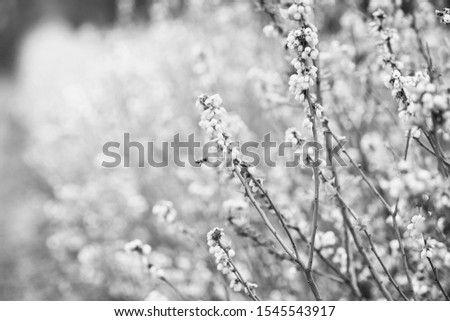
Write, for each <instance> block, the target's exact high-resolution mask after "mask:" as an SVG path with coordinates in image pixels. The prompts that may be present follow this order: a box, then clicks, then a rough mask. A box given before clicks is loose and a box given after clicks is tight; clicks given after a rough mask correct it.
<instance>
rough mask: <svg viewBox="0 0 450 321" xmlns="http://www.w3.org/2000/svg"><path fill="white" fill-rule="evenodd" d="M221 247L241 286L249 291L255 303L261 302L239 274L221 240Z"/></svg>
mask: <svg viewBox="0 0 450 321" xmlns="http://www.w3.org/2000/svg"><path fill="white" fill-rule="evenodd" d="M218 243H219V246H220V248H221V249H222V250H223V251H224V252H225V254H226V256H227V258H228V263H230V265H231V266H232V267H233V273H234V274H235V275H236V276H237V278H238V279H239V282H241V284H242V285H243V286H244V287H245V289H246V290H247V294H248V296H249V297H250V298H251V299H252V300H253V301H261V300H260V299H259V298H258V296H257V295H256V293H254V292H253V290H252V289H250V287H249V286H248V284H247V282H245V280H244V278H243V277H242V275H241V273H240V272H239V270H238V269H237V267H236V264H234V262H233V260H232V259H231V257H230V254H229V253H228V250H227V249H226V248H225V247H224V246H223V245H222V243H221V242H220V240H219V242H218Z"/></svg>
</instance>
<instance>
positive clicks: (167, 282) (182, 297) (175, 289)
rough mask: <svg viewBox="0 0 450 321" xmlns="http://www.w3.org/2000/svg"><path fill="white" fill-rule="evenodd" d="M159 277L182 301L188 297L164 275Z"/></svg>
mask: <svg viewBox="0 0 450 321" xmlns="http://www.w3.org/2000/svg"><path fill="white" fill-rule="evenodd" d="M159 279H160V280H161V281H163V282H164V283H166V284H167V285H168V286H169V287H170V288H171V289H172V290H173V291H174V292H175V293H176V294H177V295H178V296H179V297H180V298H181V299H182V300H183V301H187V300H188V299H187V298H186V297H185V296H184V295H183V294H182V293H181V292H180V290H178V289H177V287H176V286H175V285H173V284H172V282H170V281H169V280H167V279H166V278H165V277H164V276H160V277H159Z"/></svg>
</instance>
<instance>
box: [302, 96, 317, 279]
mask: <svg viewBox="0 0 450 321" xmlns="http://www.w3.org/2000/svg"><path fill="white" fill-rule="evenodd" d="M305 96H306V98H307V100H308V104H309V109H310V112H311V114H312V117H311V118H312V119H311V121H312V133H313V140H314V144H315V145H316V148H315V149H314V161H315V162H318V161H319V149H318V148H317V145H318V143H319V141H318V137H317V136H318V135H317V127H316V126H317V125H316V111H315V107H314V104H313V102H312V101H311V97H310V93H309V90H307V91H306V92H305ZM313 173H314V212H313V222H312V225H311V237H310V243H309V255H308V265H307V267H306V269H307V270H311V268H312V265H313V259H314V243H315V240H316V233H317V227H318V219H319V188H320V179H319V168H318V166H317V164H313Z"/></svg>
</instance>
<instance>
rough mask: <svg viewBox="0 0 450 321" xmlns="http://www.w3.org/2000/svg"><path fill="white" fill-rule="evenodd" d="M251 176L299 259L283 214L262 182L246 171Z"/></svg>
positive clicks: (298, 258) (298, 257)
mask: <svg viewBox="0 0 450 321" xmlns="http://www.w3.org/2000/svg"><path fill="white" fill-rule="evenodd" d="M248 174H249V175H250V177H251V179H252V180H253V182H254V183H255V184H256V186H257V187H258V188H259V190H260V191H261V193H263V195H264V197H265V198H266V200H267V201H268V202H269V205H270V209H272V210H273V211H274V212H275V214H276V216H277V217H278V220H279V221H280V223H281V226H282V227H283V230H284V231H285V233H286V235H287V236H288V238H289V241H290V242H291V245H292V248H293V249H294V253H295V257H296V258H297V260H300V255H299V252H298V249H297V245H296V244H295V240H294V237H293V236H292V234H291V233H290V231H289V229H288V227H287V225H286V222H285V219H284V217H283V214H281V212H280V211H279V210H278V208H277V207H276V206H275V204H274V202H273V201H272V199H271V198H270V197H269V194H268V192H267V191H266V189H265V188H264V187H263V186H262V184H261V183H260V182H259V181H258V180H257V179H255V178H254V177H253V175H252V174H251V173H248Z"/></svg>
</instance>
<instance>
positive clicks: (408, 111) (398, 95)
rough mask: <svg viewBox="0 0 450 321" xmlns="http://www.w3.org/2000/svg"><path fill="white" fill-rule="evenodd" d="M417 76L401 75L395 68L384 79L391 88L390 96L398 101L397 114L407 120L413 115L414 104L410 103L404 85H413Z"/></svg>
mask: <svg viewBox="0 0 450 321" xmlns="http://www.w3.org/2000/svg"><path fill="white" fill-rule="evenodd" d="M419 80H420V78H419V77H418V76H402V73H401V72H400V70H399V69H397V68H395V69H394V70H393V71H392V74H391V75H390V76H387V77H386V78H385V79H384V84H385V85H386V87H387V88H389V89H391V94H392V97H394V98H395V100H396V101H397V103H398V106H399V107H398V110H399V116H400V118H401V119H402V120H404V121H407V120H409V119H410V117H413V116H414V115H415V111H416V110H415V108H414V105H413V104H411V100H410V98H409V94H408V92H407V89H406V87H414V86H416V85H417V83H418V82H419Z"/></svg>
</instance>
